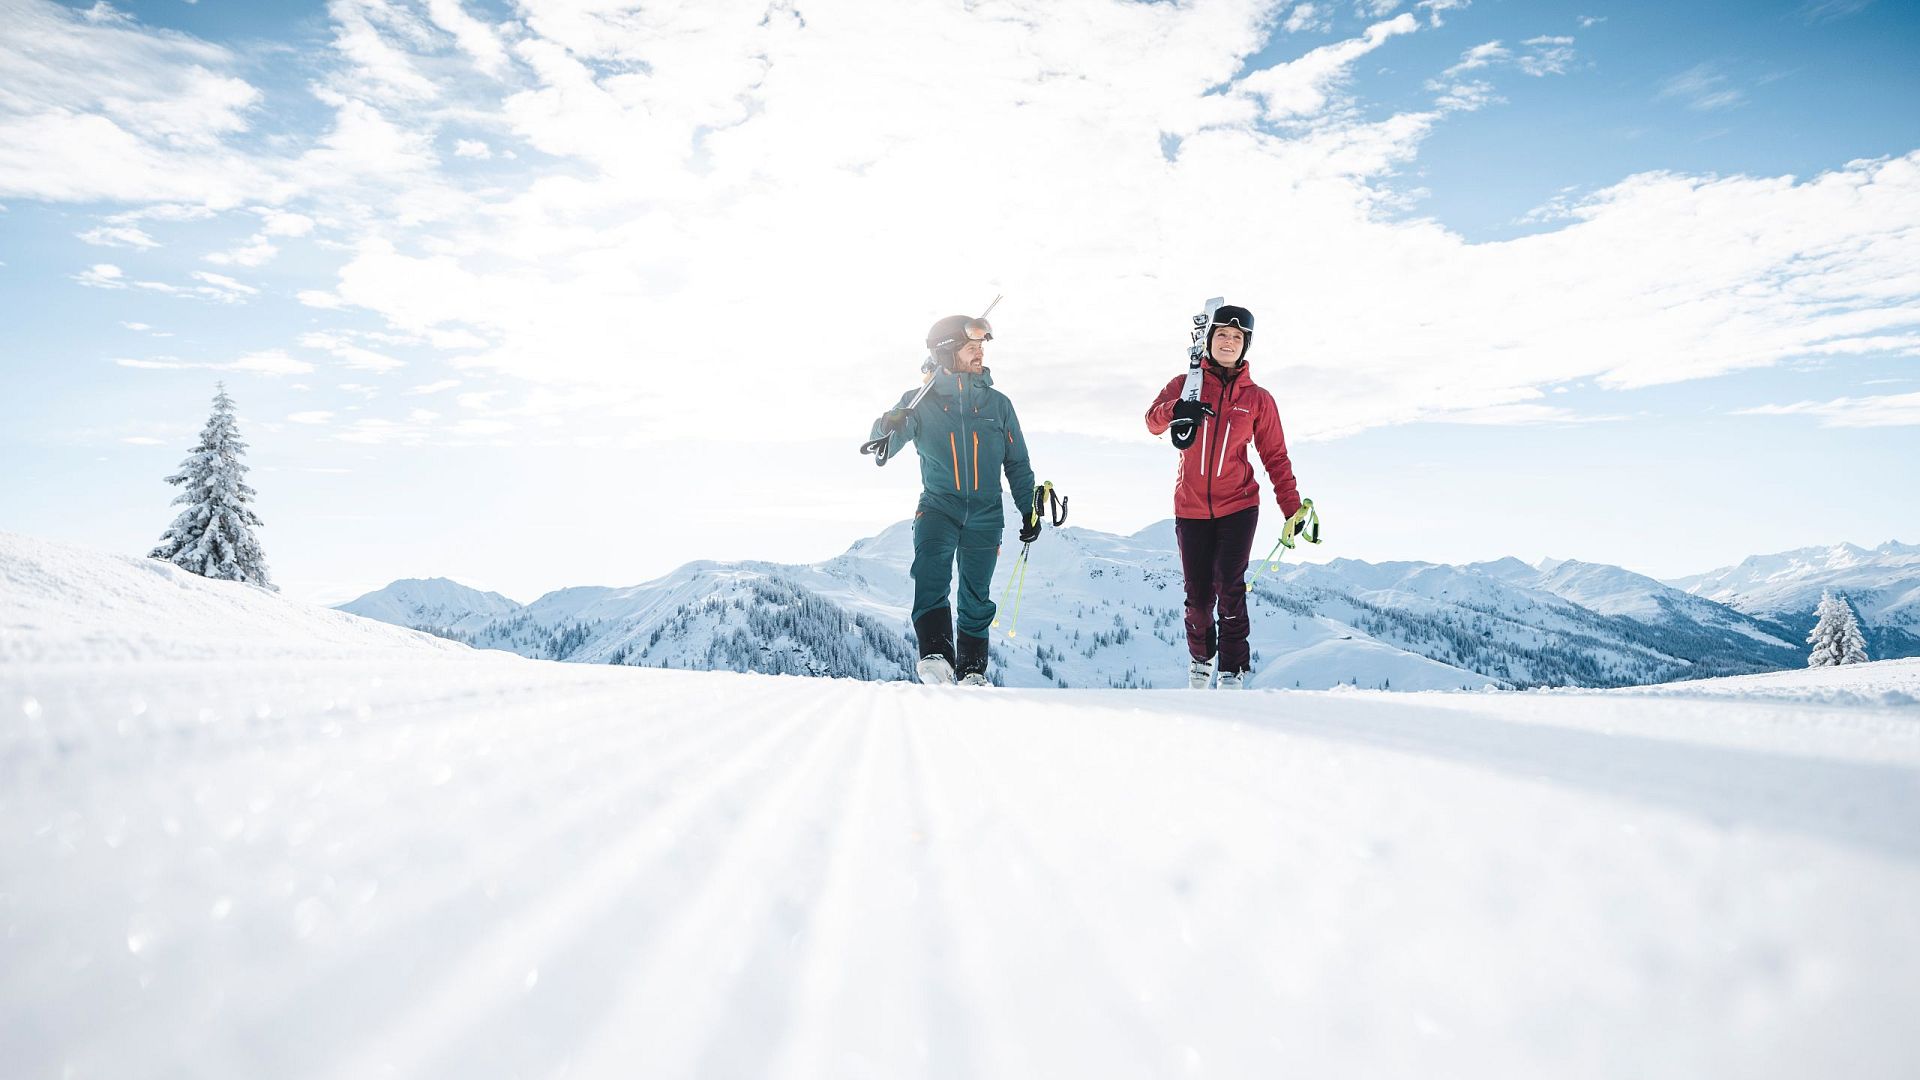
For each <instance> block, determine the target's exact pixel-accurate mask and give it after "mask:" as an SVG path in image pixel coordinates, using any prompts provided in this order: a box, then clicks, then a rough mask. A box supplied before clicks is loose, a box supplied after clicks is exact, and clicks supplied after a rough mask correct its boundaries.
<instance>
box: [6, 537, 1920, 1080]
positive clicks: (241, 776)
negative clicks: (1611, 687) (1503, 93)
mask: <svg viewBox="0 0 1920 1080" xmlns="http://www.w3.org/2000/svg"><path fill="white" fill-rule="evenodd" d="M1048 539H1049V540H1052V539H1055V538H1053V537H1049V538H1048ZM1061 539H1064V536H1063V537H1062V538H1061ZM1141 543H1143V544H1147V545H1149V546H1150V543H1151V538H1147V539H1146V540H1143V541H1141ZM870 546H871V547H873V548H875V549H876V550H874V551H871V552H866V553H862V552H860V551H855V552H850V553H849V554H850V555H852V556H856V558H855V559H854V560H853V561H852V562H849V563H846V564H842V565H840V566H838V567H836V568H835V569H836V570H838V571H840V572H841V573H842V574H843V575H845V576H840V577H835V576H834V575H833V574H831V573H829V572H828V570H827V569H825V568H820V569H818V570H817V573H818V574H819V575H820V580H821V581H826V580H829V579H830V580H833V581H839V582H841V583H842V584H841V587H843V588H845V589H847V590H848V592H847V593H846V595H849V596H851V595H854V592H853V590H854V589H855V588H856V586H857V582H855V581H854V577H853V575H856V574H858V573H863V572H866V571H870V570H873V569H874V568H875V567H878V566H880V565H882V563H883V561H884V560H885V559H887V558H892V557H894V556H893V554H892V553H891V552H892V549H891V548H890V547H888V546H887V545H880V544H874V545H870ZM1111 553H1112V549H1108V548H1106V547H1105V546H1104V545H1100V544H1095V543H1093V542H1092V541H1091V540H1089V541H1088V542H1087V543H1086V544H1083V545H1080V546H1078V547H1076V546H1075V545H1073V544H1068V543H1063V544H1060V545H1058V548H1057V551H1056V556H1055V557H1056V558H1057V559H1058V560H1059V562H1058V563H1056V564H1054V567H1055V569H1053V570H1050V571H1049V572H1059V567H1064V566H1066V565H1068V564H1069V563H1078V564H1079V566H1078V569H1077V570H1076V572H1081V571H1086V570H1091V569H1094V568H1098V567H1099V560H1100V559H1101V558H1103V557H1104V556H1105V555H1106V554H1111ZM862 554H865V555H868V556H870V557H871V558H870V560H868V559H861V558H857V556H861V555H862ZM1136 554H1137V553H1136ZM142 563H143V560H139V559H122V558H117V557H113V556H103V555H97V554H93V553H85V552H78V551H75V550H73V549H63V548H56V547H53V546H51V545H44V544H40V543H38V542H34V541H28V540H25V539H23V538H18V537H11V536H0V583H3V584H0V628H4V636H0V641H5V642H6V643H7V644H6V648H5V650H4V651H0V710H4V711H5V712H6V713H7V715H9V716H10V717H11V720H10V722H8V723H6V724H0V925H4V926H5V927H6V932H5V933H4V934H0V1017H3V1018H4V1024H0V1031H4V1032H5V1035H4V1037H3V1038H4V1042H5V1055H6V1062H7V1072H8V1075H10V1076H11V1075H18V1076H23V1077H39V1076H111V1077H116V1078H123V1080H149V1078H153V1080H158V1078H162V1077H175V1076H195V1077H208V1078H214V1080H228V1078H231V1080H251V1078H255V1077H284V1078H288V1080H306V1078H319V1077H333V1076H350V1077H360V1076H386V1075H391V1076H403V1077H409V1078H415V1080H440V1078H448V1080H454V1078H457V1080H475V1078H482V1080H491V1078H494V1077H502V1078H504V1077H514V1076H538V1077H558V1076H565V1077H567V1078H569V1080H603V1078H608V1080H610V1078H616V1077H630V1076H648V1077H653V1076H660V1077H694V1076H698V1077H713V1078H731V1077H741V1078H745V1077H755V1078H761V1077H764V1078H768V1080H827V1078H839V1077H848V1076H876V1077H889V1078H899V1080H920V1078H932V1077H950V1076H963V1077H996V1078H999V1077H1006V1078H1013V1080H1027V1078H1036V1080H1037V1078H1049V1077H1068V1076H1098V1077H1115V1078H1135V1077H1140V1078H1158V1077H1166V1076H1222V1077H1256V1076H1258V1077H1264V1076H1366V1077H1423V1078H1427V1077H1432V1078H1442V1080H1446V1078H1461V1080H1466V1078H1472V1080H1503V1078H1514V1080H1521V1078H1525V1080H1533V1078H1535V1077H1541V1076H1553V1077H1567V1078H1576V1080H1583V1078H1609V1080H1610V1078H1643V1077H1669V1076H1671V1077H1679V1076H1712V1077H1756V1078H1765V1077H1782V1078H1786V1077H1806V1076H1827V1075H1845V1076H1847V1077H1849V1078H1856V1080H1895V1078H1905V1077H1910V1076H1914V1075H1920V1042H1916V1041H1915V1040H1914V1039H1913V1038H1912V1035H1911V1028H1912V1017H1913V1015H1914V1014H1915V1012H1916V1010H1920V980H1917V979H1916V978H1915V977H1914V975H1913V974H1912V973H1913V972H1914V971H1915V970H1920V921H1916V920H1915V919H1914V918H1913V917H1912V905H1913V897H1914V896H1915V895H1920V705H1917V704H1915V702H1916V701H1920V661H1912V660H1906V661H1888V662H1882V663H1876V664H1864V665H1857V666H1855V667H1850V668H1841V669H1829V670H1824V671H1819V672H1808V671H1794V672H1783V673H1778V674H1768V675H1758V676H1750V677H1746V678H1740V679H1720V680H1698V681H1692V682H1687V683H1680V684H1673V685H1669V686H1663V687H1655V688H1645V689H1637V690H1631V691H1604V692H1595V691H1543V692H1531V693H1418V694H1384V693H1378V692H1372V691H1366V690H1354V689H1351V688H1346V689H1343V690H1340V691H1335V692H1306V691H1285V690H1270V691H1257V690H1256V691H1250V692H1242V693H1220V692H1207V693H1195V692H1191V691H1184V690H1182V691H1141V690H1129V691H1106V690H1065V691H1060V690H1056V691H1051V692H1047V693H1038V692H1031V691H1021V690H975V691H968V690H961V689H956V688H938V689H937V688H929V687H920V686H915V685H909V684H904V683H875V682H860V681H854V680H847V679H837V680H835V679H794V678H773V677H766V676H759V675H737V674H730V673H717V672H683V671H661V670H640V669H634V668H631V667H623V666H617V665H605V664H597V665H584V664H550V663H538V662H529V661H526V660H523V659H520V658H518V657H514V656H509V655H505V654H502V653H498V652H485V651H475V650H469V649H465V648H461V647H457V646H450V645H448V644H446V643H443V642H436V641H434V640H432V639H429V638H426V637H424V636H423V635H419V634H414V633H411V632H408V631H404V630H397V629H393V628H389V627H385V626H382V625H380V624H376V623H372V622H369V621H367V620H363V619H359V618H357V617H354V616H350V615H346V614H342V613H337V612H325V611H321V612H317V613H316V612H314V611H313V609H308V608H305V607H303V606H301V605H296V604H291V603H289V602H287V601H285V600H283V599H282V598H280V597H278V596H275V595H273V594H270V593H265V592H262V591H260V590H257V589H252V588H248V587H245V586H233V587H226V586H222V585H221V583H217V582H204V581H197V580H192V581H189V580H182V579H181V578H179V577H176V576H175V575H174V574H172V573H168V572H167V568H165V567H159V568H158V569H150V568H148V567H147V566H144V565H142ZM717 572H720V571H718V570H716V569H715V568H711V567H709V568H705V569H702V570H699V571H693V572H690V573H691V574H692V575H693V576H695V577H697V576H698V575H703V574H713V573H717ZM1038 572H1039V567H1038V566H1036V573H1038ZM1114 572H1117V570H1112V569H1110V572H1109V573H1108V574H1106V575H1105V576H1103V577H1100V578H1093V579H1091V580H1092V581H1094V582H1099V581H1107V580H1109V579H1110V578H1111V576H1112V573H1114ZM1406 576H1408V575H1401V577H1406ZM1411 576H1413V577H1415V578H1420V577H1422V575H1418V574H1413V575H1411ZM690 580H691V579H690ZM701 580H705V579H704V578H702V579H701ZM1394 580H1398V579H1397V578H1396V579H1394ZM685 584H686V582H682V583H681V585H682V586H684V585H685ZM1376 584H1391V581H1382V582H1376ZM1435 584H1437V583H1436V582H1431V581H1428V582H1425V583H1424V586H1423V584H1422V582H1421V581H1415V582H1413V587H1415V588H1418V587H1432V586H1434V585H1435ZM821 587H822V588H825V587H826V586H825V585H822V586H821ZM1063 588H1064V585H1063ZM668 591H670V590H668ZM1445 591H1446V592H1448V593H1451V592H1452V591H1453V586H1451V585H1447V586H1446V587H1445ZM1490 595H1492V596H1494V597H1496V598H1498V597H1499V596H1500V594H1490ZM572 599H574V600H576V601H579V602H580V603H581V607H579V608H577V609H575V613H576V614H588V613H589V612H588V610H587V608H588V605H591V604H593V603H596V602H605V601H606V597H605V591H604V590H603V591H599V594H598V596H597V598H596V595H595V592H594V591H591V590H586V591H580V595H578V596H575V597H573V598H572ZM684 599H685V601H686V602H687V603H698V602H699V601H698V600H697V598H695V597H694V596H693V594H691V593H689V594H687V595H686V596H685V597H684ZM849 602H850V601H849ZM1476 602H1478V601H1476ZM1560 602H1561V603H1565V601H1560ZM663 603H666V602H665V601H663ZM1541 603H1543V604H1546V603H1547V601H1541ZM666 606H667V608H668V609H670V610H671V609H674V608H677V607H678V606H679V604H678V602H674V603H666ZM605 610H614V609H612V608H608V609H605ZM1595 617H1596V618H1597V617H1599V616H1595ZM1273 621H1279V620H1278V619H1277V618H1275V619H1274V620H1273ZM104 627H111V628H112V633H113V635H114V637H113V638H112V639H111V642H110V643H109V645H108V647H105V648H103V647H102V643H101V641H99V640H96V639H95V638H93V637H91V636H90V634H89V631H88V629H87V628H104ZM76 628H77V629H76ZM343 635H346V636H344V637H343ZM353 635H360V636H353ZM249 642H250V643H251V647H252V649H253V651H252V652H248V653H244V654H243V655H242V657H241V658H239V659H234V658H233V656H234V654H233V650H234V649H236V648H240V647H242V646H243V645H246V644H247V643H249ZM162 645H164V646H165V647H164V648H162V647H160V646H162ZM343 646H351V648H350V649H348V650H347V651H348V652H350V653H351V656H350V657H349V658H346V659H344V661H343V659H340V658H339V657H341V656H342V649H343Z"/></svg>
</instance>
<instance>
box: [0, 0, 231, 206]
mask: <svg viewBox="0 0 1920 1080" xmlns="http://www.w3.org/2000/svg"><path fill="white" fill-rule="evenodd" d="M6 21H7V31H6V33H5V34H0V192H8V193H15V194H19V195H22V196H26V197H29V198H51V199H80V200H84V199H108V200H117V199H126V198H182V199H191V200H194V201H204V202H215V203H229V204H230V203H231V202H232V201H233V200H234V199H235V198H236V197H237V195H238V191H239V189H240V188H242V187H244V186H249V185H252V184H255V183H258V182H260V181H261V179H262V177H261V175H260V174H259V171H258V169H257V168H255V167H254V166H252V165H251V164H249V163H248V162H247V161H245V160H244V158H243V157H242V156H241V155H238V154H236V153H233V152H231V151H229V150H227V149H226V148H225V147H224V145H223V142H224V140H225V139H226V138H227V137H229V136H232V135H235V134H238V133H240V132H243V131H245V130H246V129H247V127H248V124H249V117H250V116H251V114H252V113H253V112H254V111H255V110H256V109H257V108H258V106H259V105H260V103H261V100H262V99H261V95H260V92H259V91H258V90H256V89H255V88H254V87H253V86H251V85H249V84H248V83H247V82H246V81H245V80H243V79H239V78H236V77H234V76H232V75H230V74H226V72H227V71H228V70H230V69H231V68H233V67H234V66H235V61H234V57H233V56H232V54H231V53H229V52H228V51H227V50H225V49H223V48H221V47H219V46H216V45H210V44H208V43H206V42H203V41H200V40H198V39H195V38H192V37H189V36H187V35H184V34H179V33H174V32H170V31H161V30H153V29H150V28H145V27H141V26H139V25H138V24H137V23H135V22H134V21H133V20H132V19H131V18H129V17H128V16H125V15H123V14H121V13H119V12H117V11H113V10H112V9H109V8H105V7H95V8H92V9H89V10H87V11H76V10H73V9H71V8H67V7H64V6H62V5H60V4H55V3H50V2H48V0H15V2H13V3H11V4H9V6H8V10H7V14H6Z"/></svg>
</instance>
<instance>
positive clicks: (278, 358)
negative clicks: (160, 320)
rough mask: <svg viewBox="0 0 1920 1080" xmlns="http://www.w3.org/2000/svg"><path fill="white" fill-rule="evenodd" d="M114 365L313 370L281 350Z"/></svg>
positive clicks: (259, 372)
mask: <svg viewBox="0 0 1920 1080" xmlns="http://www.w3.org/2000/svg"><path fill="white" fill-rule="evenodd" d="M114 363H116V364H118V365H120V366H121V367H126V368H140V369H144V370H150V371H228V372H239V373H246V374H253V375H304V374H306V373H308V372H310V371H312V370H313V365H312V364H309V363H307V362H305V361H303V360H295V359H294V358H293V357H291V356H288V355H287V354H286V352H285V351H283V350H281V349H265V350H261V351H258V352H250V353H246V354H244V355H242V356H241V357H240V358H239V359H237V360H231V361H228V362H227V363H224V364H221V363H213V362H211V361H195V360H181V359H179V358H178V357H172V356H160V357H154V358H152V359H137V358H129V357H123V358H120V359H116V360H115V361H114Z"/></svg>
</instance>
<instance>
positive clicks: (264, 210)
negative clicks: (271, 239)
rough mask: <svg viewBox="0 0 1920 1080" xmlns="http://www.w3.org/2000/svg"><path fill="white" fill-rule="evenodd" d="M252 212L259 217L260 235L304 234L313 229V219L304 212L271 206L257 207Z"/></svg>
mask: <svg viewBox="0 0 1920 1080" xmlns="http://www.w3.org/2000/svg"><path fill="white" fill-rule="evenodd" d="M254 212H255V213H257V214H259V215H260V218H261V222H262V224H261V226H260V235H261V236H288V237H294V236H305V235H307V234H308V233H311V232H312V231H313V219H312V218H310V217H308V216H306V215H305V214H294V213H289V212H287V211H285V210H276V209H274V208H273V207H271V206H263V207H259V208H257V209H256V210H255V211H254Z"/></svg>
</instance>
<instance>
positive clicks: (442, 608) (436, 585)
mask: <svg viewBox="0 0 1920 1080" xmlns="http://www.w3.org/2000/svg"><path fill="white" fill-rule="evenodd" d="M339 610H341V611H345V612H349V613H351V614H354V615H361V616H364V617H366V618H369V619H378V620H380V621H381V622H384V623H392V624H393V625H395V626H405V627H408V628H410V629H414V630H425V631H427V632H429V633H434V634H443V635H446V636H449V637H452V636H456V635H458V634H461V633H463V632H465V631H467V630H471V629H474V628H476V627H479V626H482V625H484V624H486V623H488V622H491V621H492V620H494V619H496V618H499V617H500V616H502V615H508V614H511V613H513V612H515V611H518V610H520V605H519V604H516V603H514V602H513V601H511V600H509V599H507V598H506V597H504V596H501V595H500V594H499V593H497V592H481V591H480V590H479V589H474V588H469V587H467V586H465V585H462V584H460V583H459V582H457V581H449V580H448V579H446V578H438V577H437V578H402V579H400V580H399V581H396V582H394V583H393V584H391V585H388V586H387V587H386V588H384V589H376V590H374V591H373V592H370V593H368V594H366V595H365V596H361V597H358V598H356V599H353V600H349V601H347V602H346V603H344V604H341V605H339Z"/></svg>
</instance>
